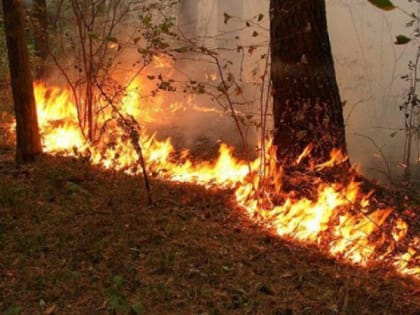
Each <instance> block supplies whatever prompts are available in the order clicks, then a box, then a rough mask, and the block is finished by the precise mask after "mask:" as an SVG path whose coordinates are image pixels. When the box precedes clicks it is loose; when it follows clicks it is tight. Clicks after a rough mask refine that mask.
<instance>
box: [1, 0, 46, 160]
mask: <svg viewBox="0 0 420 315" xmlns="http://www.w3.org/2000/svg"><path fill="white" fill-rule="evenodd" d="M3 12H4V26H5V33H6V42H7V53H8V57H9V68H10V79H11V84H12V92H13V100H14V109H15V116H16V134H17V136H16V138H17V139H16V140H17V141H16V161H17V162H18V163H25V162H31V161H33V160H34V159H35V156H36V155H38V154H40V153H42V146H41V139H40V136H39V128H38V119H37V113H36V106H35V100H34V92H33V85H32V84H33V82H32V74H31V70H30V63H29V54H28V47H27V45H26V42H25V18H24V14H25V13H24V12H25V9H24V6H23V4H22V1H21V0H3Z"/></svg>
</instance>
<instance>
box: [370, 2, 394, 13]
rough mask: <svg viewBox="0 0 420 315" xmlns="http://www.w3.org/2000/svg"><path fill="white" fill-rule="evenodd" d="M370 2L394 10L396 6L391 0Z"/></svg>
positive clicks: (387, 9) (378, 6)
mask: <svg viewBox="0 0 420 315" xmlns="http://www.w3.org/2000/svg"><path fill="white" fill-rule="evenodd" d="M368 1H369V2H370V3H372V4H373V5H374V6H375V7H377V8H379V9H382V10H385V11H390V10H394V9H395V8H396V6H395V5H394V4H393V3H392V2H391V1H390V0H368Z"/></svg>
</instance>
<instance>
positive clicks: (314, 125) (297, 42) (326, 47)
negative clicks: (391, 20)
mask: <svg viewBox="0 0 420 315" xmlns="http://www.w3.org/2000/svg"><path fill="white" fill-rule="evenodd" d="M270 21H271V31H270V32H271V59H272V67H271V79H272V83H273V102H274V125H275V135H274V144H276V145H277V146H278V149H277V153H278V154H277V155H278V158H279V159H280V161H281V162H283V163H285V165H290V164H291V163H293V161H295V160H296V158H297V157H298V156H299V155H300V154H301V153H302V151H303V150H304V149H305V147H306V146H308V145H313V150H312V154H311V158H312V159H313V160H315V161H323V160H328V158H329V153H330V151H331V150H332V149H333V148H338V149H341V150H343V151H344V152H346V144H345V131H344V122H343V112H342V103H341V100H340V95H339V91H338V86H337V82H336V78H335V69H334V62H333V58H332V53H331V45H330V41H329V37H328V30H327V19H326V11H325V0H300V1H295V0H271V8H270Z"/></svg>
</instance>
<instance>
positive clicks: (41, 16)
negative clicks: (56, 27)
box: [31, 0, 49, 79]
mask: <svg viewBox="0 0 420 315" xmlns="http://www.w3.org/2000/svg"><path fill="white" fill-rule="evenodd" d="M31 15H32V23H33V26H34V49H35V54H36V56H37V57H38V58H39V64H38V65H37V69H36V74H35V75H36V78H37V79H40V78H42V77H43V75H44V74H45V62H46V59H47V57H48V54H49V48H48V17H47V2H46V0H34V4H33V9H32V14H31Z"/></svg>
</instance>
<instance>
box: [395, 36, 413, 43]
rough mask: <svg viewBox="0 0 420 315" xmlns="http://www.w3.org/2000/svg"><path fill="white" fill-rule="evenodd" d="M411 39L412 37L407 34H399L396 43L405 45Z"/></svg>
mask: <svg viewBox="0 0 420 315" xmlns="http://www.w3.org/2000/svg"><path fill="white" fill-rule="evenodd" d="M409 41H411V38H409V37H407V36H405V35H398V36H396V37H395V43H394V44H396V45H404V44H407V43H408V42H409Z"/></svg>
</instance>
